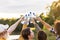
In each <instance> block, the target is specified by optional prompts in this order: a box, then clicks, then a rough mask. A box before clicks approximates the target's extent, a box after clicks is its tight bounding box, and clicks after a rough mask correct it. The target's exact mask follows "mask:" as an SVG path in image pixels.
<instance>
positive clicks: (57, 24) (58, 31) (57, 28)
mask: <svg viewBox="0 0 60 40" xmlns="http://www.w3.org/2000/svg"><path fill="white" fill-rule="evenodd" d="M54 29H55V31H56V34H57V35H60V20H56V21H55V22H54Z"/></svg>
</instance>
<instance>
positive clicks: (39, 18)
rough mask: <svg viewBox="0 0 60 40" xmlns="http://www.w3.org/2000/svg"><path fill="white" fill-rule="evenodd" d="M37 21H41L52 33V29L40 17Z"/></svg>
mask: <svg viewBox="0 0 60 40" xmlns="http://www.w3.org/2000/svg"><path fill="white" fill-rule="evenodd" d="M37 20H38V21H40V22H41V23H42V24H43V25H45V27H46V28H47V29H48V30H49V31H50V29H51V28H52V27H51V26H50V25H49V24H48V23H46V22H45V21H43V20H42V19H41V18H40V17H37Z"/></svg>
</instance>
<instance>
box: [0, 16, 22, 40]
mask: <svg viewBox="0 0 60 40" xmlns="http://www.w3.org/2000/svg"><path fill="white" fill-rule="evenodd" d="M22 19H23V17H21V18H20V19H19V20H18V21H17V22H16V23H14V24H13V25H11V26H10V27H9V25H3V24H0V40H8V35H10V34H11V33H12V32H13V31H14V30H15V29H16V27H17V26H18V24H19V23H20V22H21V20H22Z"/></svg>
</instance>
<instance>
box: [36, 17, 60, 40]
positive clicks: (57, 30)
mask: <svg viewBox="0 0 60 40" xmlns="http://www.w3.org/2000/svg"><path fill="white" fill-rule="evenodd" d="M36 19H37V20H38V21H40V22H41V23H42V24H43V25H45V27H46V28H47V29H48V30H49V31H50V32H52V33H53V34H55V35H56V40H60V20H56V21H55V22H54V27H52V26H50V25H49V24H48V23H46V22H45V21H43V20H42V19H41V18H40V17H37V18H36Z"/></svg>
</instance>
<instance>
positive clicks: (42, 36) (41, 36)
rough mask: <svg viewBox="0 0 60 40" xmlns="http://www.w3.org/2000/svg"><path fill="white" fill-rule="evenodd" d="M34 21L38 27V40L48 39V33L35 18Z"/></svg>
mask: <svg viewBox="0 0 60 40" xmlns="http://www.w3.org/2000/svg"><path fill="white" fill-rule="evenodd" d="M32 22H33V24H34V27H35V28H36V31H37V35H38V36H37V39H38V40H47V35H46V33H45V32H44V31H43V30H42V29H41V28H40V27H39V25H38V24H37V23H36V22H35V20H34V19H32Z"/></svg>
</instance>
